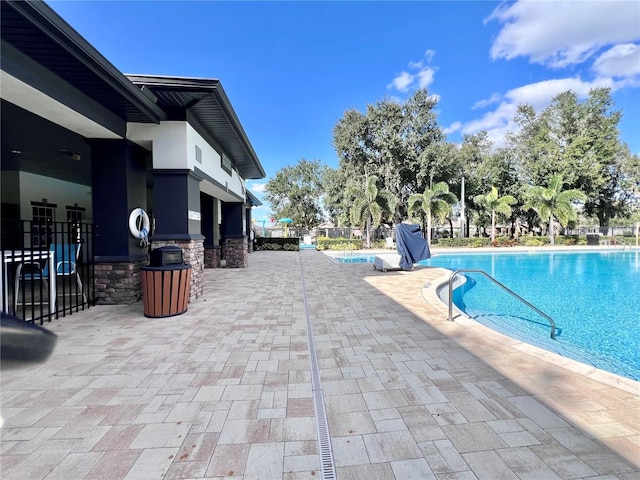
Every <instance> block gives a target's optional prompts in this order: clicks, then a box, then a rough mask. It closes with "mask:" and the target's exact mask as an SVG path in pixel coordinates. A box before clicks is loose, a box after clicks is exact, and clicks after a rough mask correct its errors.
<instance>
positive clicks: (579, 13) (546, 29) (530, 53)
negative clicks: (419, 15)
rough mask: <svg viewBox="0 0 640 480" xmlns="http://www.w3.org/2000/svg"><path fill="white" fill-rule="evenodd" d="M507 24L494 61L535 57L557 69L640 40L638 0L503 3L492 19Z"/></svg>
mask: <svg viewBox="0 0 640 480" xmlns="http://www.w3.org/2000/svg"><path fill="white" fill-rule="evenodd" d="M491 20H497V21H498V22H500V23H502V24H504V25H503V27H502V30H501V31H500V33H499V34H498V36H497V38H496V40H495V42H494V44H493V46H492V48H491V57H492V58H493V59H499V58H504V59H506V60H511V59H513V58H516V57H520V56H522V57H529V59H530V61H531V62H533V63H540V64H543V65H547V66H550V67H554V68H560V67H565V66H569V65H574V64H580V63H582V62H584V61H585V60H587V59H588V58H589V57H591V56H593V55H594V54H596V52H597V51H598V50H600V49H601V48H603V47H606V46H610V45H615V44H618V43H629V42H633V41H636V40H638V39H639V38H640V29H639V28H638V3H637V2H635V1H620V2H611V1H606V0H593V1H584V2H577V1H553V2H551V1H523V0H520V1H517V2H516V3H509V4H503V5H501V6H500V7H498V8H497V9H496V10H494V11H493V12H492V14H491V15H490V17H489V18H488V19H486V21H491Z"/></svg>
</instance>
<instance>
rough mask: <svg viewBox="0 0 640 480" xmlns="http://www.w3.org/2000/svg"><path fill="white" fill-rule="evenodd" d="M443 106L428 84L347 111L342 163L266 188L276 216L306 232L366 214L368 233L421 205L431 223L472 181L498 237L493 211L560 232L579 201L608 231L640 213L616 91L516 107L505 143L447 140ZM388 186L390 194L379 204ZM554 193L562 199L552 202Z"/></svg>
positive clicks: (316, 166) (477, 204)
mask: <svg viewBox="0 0 640 480" xmlns="http://www.w3.org/2000/svg"><path fill="white" fill-rule="evenodd" d="M437 106H438V98H437V97H435V96H433V95H430V94H429V93H428V91H427V90H426V89H420V90H417V91H415V92H414V93H413V94H412V95H411V96H409V97H408V98H407V99H406V100H405V101H404V102H401V101H397V100H395V99H385V100H382V101H379V102H376V103H374V104H372V105H368V106H367V108H366V111H364V112H359V111H357V110H355V109H349V110H346V111H345V112H344V115H343V117H342V118H340V119H339V120H338V121H337V123H336V124H335V126H334V128H333V132H332V133H333V137H332V141H333V146H334V148H335V151H336V153H337V156H338V158H339V165H338V168H337V169H334V168H329V167H327V166H326V165H324V164H322V162H320V161H319V160H312V161H308V160H304V159H303V160H300V161H299V162H298V163H297V164H295V165H293V166H287V167H285V168H283V169H281V170H280V171H278V172H277V173H276V175H275V177H273V178H272V179H270V180H269V181H268V183H267V186H266V189H265V192H266V193H265V197H266V200H267V201H268V202H269V203H270V204H271V207H272V210H273V212H274V214H275V215H277V216H286V217H291V218H292V219H294V224H296V225H300V226H303V227H306V228H311V227H313V226H315V225H317V224H318V223H319V222H321V221H322V220H323V219H325V218H330V219H331V220H333V221H334V222H335V223H337V224H339V225H340V224H343V225H344V224H347V223H349V222H350V221H352V222H353V221H354V219H356V218H358V220H359V221H360V222H361V223H363V225H359V226H360V227H361V228H365V227H366V225H364V224H366V223H367V222H370V223H371V225H373V224H377V223H380V222H385V223H398V222H400V221H403V220H405V219H407V218H409V217H410V216H411V214H412V213H415V212H416V208H417V207H418V206H420V208H421V209H422V211H423V212H425V214H426V217H427V219H428V222H429V223H430V222H431V220H432V218H435V219H437V220H438V221H440V222H443V221H444V217H443V216H442V215H441V213H442V212H445V211H446V215H447V216H448V220H449V223H450V224H451V222H452V218H453V215H454V213H455V212H456V211H457V208H456V207H455V205H452V203H455V202H456V200H452V201H450V200H451V198H454V199H455V197H456V196H459V193H460V192H461V183H462V179H463V178H464V179H465V187H466V194H465V206H466V209H467V210H468V211H469V213H470V215H469V216H468V217H467V218H475V219H476V220H475V221H476V224H477V226H480V227H484V226H485V225H486V223H485V222H486V221H485V220H484V219H485V218H487V215H486V213H485V212H488V213H491V217H492V225H493V228H492V237H494V236H495V221H496V214H500V213H502V214H503V215H507V216H510V218H511V222H512V225H513V224H514V223H515V222H521V223H526V224H528V225H529V228H534V227H535V226H537V225H538V224H540V223H544V224H547V223H550V229H551V230H553V219H554V218H555V219H557V220H558V221H559V222H560V223H561V224H563V225H564V224H565V223H566V221H568V219H571V218H574V214H575V207H576V203H575V200H576V199H578V200H580V202H579V204H580V208H581V215H583V216H584V218H595V219H597V222H598V224H599V225H600V226H603V227H604V226H608V225H609V223H610V222H611V220H612V219H614V218H615V219H617V220H618V221H622V220H624V219H625V218H636V220H635V221H638V220H640V158H639V157H638V156H637V155H633V154H631V152H630V151H629V148H628V147H627V145H626V144H624V143H623V142H622V141H621V140H620V133H619V130H618V124H619V122H620V119H621V116H622V113H621V112H620V111H617V110H616V109H615V108H614V104H613V101H612V99H611V90H610V89H608V88H596V89H593V90H591V91H590V92H589V95H588V97H587V98H585V99H581V98H580V97H579V96H578V95H577V94H576V93H574V92H572V91H567V92H563V93H560V94H559V95H557V96H556V97H555V98H554V99H553V101H552V102H551V104H550V105H549V106H548V107H547V108H545V109H544V110H542V111H539V112H537V111H536V110H535V109H534V107H533V106H531V105H526V104H525V105H520V106H519V107H518V110H517V113H516V115H515V117H514V121H515V123H516V124H517V126H518V130H517V131H515V132H509V133H508V134H507V135H506V137H505V139H504V143H503V144H502V145H501V146H499V147H496V146H495V145H494V144H493V143H492V141H491V140H490V138H489V135H488V133H487V132H486V131H480V132H477V133H475V134H473V135H465V136H464V138H463V141H462V142H461V143H460V144H454V143H452V142H447V141H446V138H445V135H444V133H443V129H442V128H441V127H440V125H439V124H438V119H437V110H436V109H437ZM372 179H375V180H372ZM432 186H433V187H432ZM436 186H437V187H438V189H441V190H442V192H445V193H446V194H447V195H451V196H448V197H447V198H446V199H443V200H444V203H438V202H437V201H436V202H435V203H432V199H429V198H427V194H429V195H431V194H432V193H433V194H435V192H434V191H432V188H433V189H435V188H436ZM445 187H446V188H445ZM494 189H495V192H494ZM374 190H375V191H376V192H374ZM358 191H359V192H360V193H356V192H358ZM498 191H499V192H500V193H501V194H502V195H503V196H502V197H498V194H497V192H498ZM380 192H383V196H384V197H385V198H384V199H378V200H376V198H377V197H378V193H380ZM442 192H440V193H442ZM553 192H555V193H553ZM576 192H582V195H574V194H575V193H576ZM373 193H375V195H374V196H372V195H373ZM550 195H551V197H553V198H554V199H555V200H554V201H560V203H559V204H554V205H546V204H545V202H546V201H547V200H549V198H548V197H549V196H550ZM494 197H495V198H494ZM556 197H558V198H556ZM569 197H570V198H569ZM434 198H436V197H434ZM567 199H568V202H564V200H567ZM383 200H384V201H383ZM363 201H364V204H366V205H368V207H367V208H364V207H363V205H364V204H363V203H362V202H363ZM425 202H426V203H425ZM445 204H446V208H445ZM425 206H426V208H425ZM452 206H453V208H452ZM387 207H390V208H387ZM441 207H442V208H441ZM566 207H570V209H571V212H574V214H571V213H570V212H569V210H567V209H566ZM412 209H413V212H412V211H411V210H412ZM418 211H419V210H418ZM363 212H368V213H367V215H365V216H363ZM427 230H428V235H430V233H431V228H427Z"/></svg>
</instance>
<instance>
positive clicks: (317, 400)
mask: <svg viewBox="0 0 640 480" xmlns="http://www.w3.org/2000/svg"><path fill="white" fill-rule="evenodd" d="M298 260H299V262H300V279H301V281H302V299H303V301H304V315H305V318H306V321H307V342H308V344H309V360H310V362H311V386H312V389H313V406H314V408H315V411H316V428H317V431H318V449H319V451H320V467H321V471H322V480H335V479H336V478H337V477H336V467H335V464H334V461H333V450H332V449H331V438H330V437H329V424H328V423H327V412H326V410H325V407H324V395H323V393H322V385H321V383H320V373H319V371H318V356H317V355H316V344H315V342H314V340H313V330H312V328H311V313H310V311H309V302H308V301H307V289H306V287H305V285H304V269H303V268H302V255H301V254H300V252H298Z"/></svg>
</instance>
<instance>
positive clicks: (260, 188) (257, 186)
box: [247, 182, 267, 193]
mask: <svg viewBox="0 0 640 480" xmlns="http://www.w3.org/2000/svg"><path fill="white" fill-rule="evenodd" d="M266 186H267V184H266V183H257V182H247V188H248V189H249V190H251V191H252V192H258V193H264V188H265V187H266Z"/></svg>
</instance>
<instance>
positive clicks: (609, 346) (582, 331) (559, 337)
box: [348, 250, 640, 380]
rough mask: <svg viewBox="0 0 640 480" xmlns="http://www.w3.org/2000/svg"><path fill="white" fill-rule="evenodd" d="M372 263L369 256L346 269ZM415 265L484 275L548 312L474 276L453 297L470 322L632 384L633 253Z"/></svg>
mask: <svg viewBox="0 0 640 480" xmlns="http://www.w3.org/2000/svg"><path fill="white" fill-rule="evenodd" d="M365 261H368V262H372V261H373V256H363V257H360V258H359V260H358V258H357V257H352V258H351V259H350V261H349V262H348V263H356V262H365ZM419 264H420V265H428V266H435V267H443V268H447V269H449V270H456V269H478V270H484V271H485V272H487V273H488V274H489V275H491V276H492V277H494V278H495V279H496V280H498V281H499V282H500V283H502V284H504V285H505V286H507V287H508V288H510V289H511V290H513V291H514V292H515V293H517V294H518V295H520V296H521V297H523V298H524V299H525V300H527V301H529V302H531V303H532V304H533V305H535V306H536V307H538V308H539V309H540V310H542V311H543V312H545V313H546V314H548V315H549V316H550V317H551V318H553V319H554V321H555V323H556V339H555V340H551V339H550V338H549V332H550V329H549V322H548V321H547V320H546V319H545V318H544V317H542V316H540V315H539V314H537V313H536V312H535V311H533V310H531V309H529V308H528V307H526V306H525V305H524V304H522V303H521V302H519V301H518V300H517V299H515V298H513V297H512V296H511V295H509V294H508V293H506V292H504V291H503V290H502V289H501V288H499V287H497V286H496V285H494V284H493V283H492V282H491V281H490V280H488V279H486V278H485V277H484V276H482V275H481V274H474V273H465V274H464V275H465V276H466V277H467V278H468V279H469V281H468V282H467V283H466V284H465V285H464V286H463V287H461V288H458V289H456V290H455V292H454V296H453V300H454V303H455V304H456V306H457V307H458V308H459V309H460V310H462V311H464V312H465V314H466V315H468V316H469V317H471V318H474V319H475V320H476V321H478V322H481V323H483V324H485V325H487V326H489V327H490V328H493V329H495V330H498V331H501V332H502V333H505V334H506V335H509V336H511V337H513V338H517V339H518V340H521V341H524V342H526V343H529V344H533V345H536V346H538V347H541V348H544V349H546V350H550V351H553V352H556V353H559V354H560V355H563V356H565V357H569V358H573V359H575V360H578V361H580V362H583V363H586V364H589V365H594V366H595V367H597V368H600V369H602V370H606V371H609V372H613V373H616V374H618V375H622V376H625V377H628V378H632V379H634V380H640V353H639V352H640V251H638V250H634V251H621V250H607V251H584V252H573V251H572V252H569V251H566V252H565V251H532V252H500V253H455V254H442V255H437V256H434V257H432V258H431V259H429V260H423V261H421V262H419Z"/></svg>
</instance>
